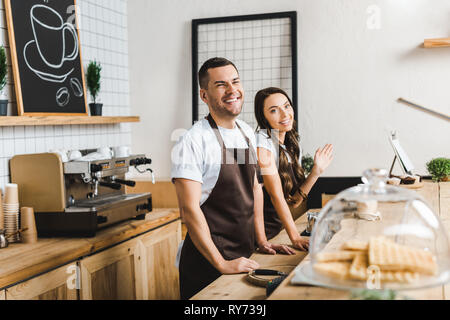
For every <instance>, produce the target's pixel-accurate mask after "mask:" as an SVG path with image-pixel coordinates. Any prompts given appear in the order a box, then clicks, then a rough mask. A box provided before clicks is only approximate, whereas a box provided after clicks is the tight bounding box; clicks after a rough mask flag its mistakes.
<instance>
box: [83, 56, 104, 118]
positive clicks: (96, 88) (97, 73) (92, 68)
mask: <svg viewBox="0 0 450 320" xmlns="http://www.w3.org/2000/svg"><path fill="white" fill-rule="evenodd" d="M101 71H102V66H101V65H100V63H98V62H97V61H91V62H90V63H89V65H88V68H87V76H86V77H87V86H88V90H89V92H90V94H91V97H92V100H93V103H90V104H89V108H90V110H91V116H101V115H102V107H103V103H97V96H98V94H99V92H100V79H101Z"/></svg>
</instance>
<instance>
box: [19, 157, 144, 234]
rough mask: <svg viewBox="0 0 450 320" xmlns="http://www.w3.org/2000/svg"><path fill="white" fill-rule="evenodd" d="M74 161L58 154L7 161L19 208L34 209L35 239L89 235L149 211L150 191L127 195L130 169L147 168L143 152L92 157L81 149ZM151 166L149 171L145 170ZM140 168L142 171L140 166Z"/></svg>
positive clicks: (132, 183) (129, 184)
mask: <svg viewBox="0 0 450 320" xmlns="http://www.w3.org/2000/svg"><path fill="white" fill-rule="evenodd" d="M80 152H81V155H82V156H83V157H82V158H81V159H79V160H75V161H67V162H63V161H62V157H61V155H60V154H58V153H41V154H28V155H18V156H15V157H13V158H12V159H11V162H10V168H11V181H12V182H13V183H16V184H18V187H19V203H20V206H21V207H32V208H34V212H35V218H36V227H37V230H38V236H39V237H56V236H62V237H67V236H69V237H93V236H95V234H96V231H97V230H99V229H101V228H104V227H107V226H109V225H112V224H114V223H118V222H121V221H124V220H127V219H144V218H145V215H146V214H147V213H148V212H150V211H152V196H151V193H140V194H127V193H126V190H125V186H128V187H134V186H135V182H134V181H131V180H126V178H125V174H126V173H127V172H128V170H129V168H130V167H136V169H138V167H141V166H148V165H149V164H151V159H148V158H146V157H145V155H131V156H127V157H120V158H115V157H109V158H102V157H99V158H97V159H96V158H95V157H89V155H93V154H96V153H95V150H81V151H80ZM147 170H150V171H151V169H147ZM138 171H139V172H142V170H139V169H138Z"/></svg>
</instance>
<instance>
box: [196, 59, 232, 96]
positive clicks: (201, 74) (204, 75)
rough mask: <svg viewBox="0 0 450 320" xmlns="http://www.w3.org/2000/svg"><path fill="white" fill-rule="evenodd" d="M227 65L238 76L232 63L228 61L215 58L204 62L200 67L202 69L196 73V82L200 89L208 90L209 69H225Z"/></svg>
mask: <svg viewBox="0 0 450 320" xmlns="http://www.w3.org/2000/svg"><path fill="white" fill-rule="evenodd" d="M229 65H232V66H233V67H234V68H235V69H236V71H237V72H238V74H239V71H238V69H237V68H236V66H235V65H234V63H233V62H231V61H230V60H228V59H225V58H219V57H215V58H211V59H208V60H207V61H205V63H204V64H203V65H202V67H201V68H200V70H199V71H198V82H199V84H200V88H202V89H207V88H208V82H209V74H208V70H209V69H213V68H219V67H225V66H229Z"/></svg>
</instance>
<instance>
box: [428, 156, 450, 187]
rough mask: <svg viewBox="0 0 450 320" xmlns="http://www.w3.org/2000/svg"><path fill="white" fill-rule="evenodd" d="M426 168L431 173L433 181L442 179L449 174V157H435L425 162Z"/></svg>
mask: <svg viewBox="0 0 450 320" xmlns="http://www.w3.org/2000/svg"><path fill="white" fill-rule="evenodd" d="M427 170H428V172H429V173H430V174H431V177H432V178H433V181H436V182H437V181H442V180H444V179H445V178H447V177H448V176H450V159H448V158H435V159H432V160H431V161H429V162H427Z"/></svg>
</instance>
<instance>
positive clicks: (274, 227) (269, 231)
mask: <svg viewBox="0 0 450 320" xmlns="http://www.w3.org/2000/svg"><path fill="white" fill-rule="evenodd" d="M281 152H284V151H283V150H281ZM288 170H289V172H288V173H289V176H290V177H291V179H292V183H293V187H292V189H291V192H290V194H291V196H292V195H294V194H295V192H297V190H298V188H299V187H300V185H299V183H298V181H297V179H296V177H295V174H294V169H293V165H292V162H291V163H289V169H288ZM263 194H264V229H265V231H266V237H267V240H270V239H272V238H273V237H275V236H276V235H277V234H279V233H280V231H281V230H282V229H283V223H282V222H281V220H280V218H279V216H278V214H277V210H275V207H274V206H273V204H272V200H271V199H270V195H269V193H268V192H267V190H266V188H264V187H263Z"/></svg>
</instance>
